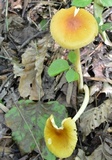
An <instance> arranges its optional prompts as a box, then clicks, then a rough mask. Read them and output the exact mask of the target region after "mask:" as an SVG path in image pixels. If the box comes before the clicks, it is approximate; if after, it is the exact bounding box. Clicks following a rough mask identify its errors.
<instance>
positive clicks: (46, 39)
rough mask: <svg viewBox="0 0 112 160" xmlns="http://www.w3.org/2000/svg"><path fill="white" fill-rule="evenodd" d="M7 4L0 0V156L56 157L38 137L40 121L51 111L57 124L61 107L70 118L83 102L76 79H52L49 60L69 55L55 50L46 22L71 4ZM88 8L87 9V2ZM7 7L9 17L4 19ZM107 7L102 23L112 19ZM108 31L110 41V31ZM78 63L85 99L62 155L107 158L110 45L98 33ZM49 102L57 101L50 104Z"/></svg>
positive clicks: (110, 110)
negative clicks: (72, 140)
mask: <svg viewBox="0 0 112 160" xmlns="http://www.w3.org/2000/svg"><path fill="white" fill-rule="evenodd" d="M8 2H9V6H8V8H6V3H5V1H4V2H3V1H0V47H1V50H0V100H1V102H0V104H1V108H0V123H1V124H0V159H1V160H2V159H7V160H10V159H20V160H21V159H25V160H26V159H31V160H33V159H37V160H40V159H42V158H41V156H42V157H43V159H48V160H55V159H56V157H55V156H54V155H52V154H51V153H50V152H49V151H48V150H47V148H46V147H45V143H44V140H43V135H42V133H43V128H44V124H45V121H46V119H47V117H48V116H49V115H50V114H55V116H56V117H58V118H56V120H59V122H61V120H62V119H64V118H65V117H67V113H66V109H65V107H64V106H66V108H67V111H68V114H69V116H74V115H75V113H76V111H77V110H78V109H79V106H80V104H81V103H82V101H83V94H78V92H77V85H76V84H75V83H73V84H69V85H68V84H67V82H66V80H65V78H64V79H63V77H64V76H63V75H61V76H57V77H54V78H51V77H49V76H48V74H47V70H48V67H49V65H50V63H51V61H53V60H54V59H57V58H62V59H67V55H68V51H67V50H64V49H62V48H61V49H60V47H59V46H58V45H57V44H56V43H55V42H54V41H53V40H52V38H51V36H50V32H49V22H50V19H51V17H52V15H54V13H55V12H56V11H57V10H59V9H60V8H61V7H67V6H70V4H69V2H67V1H60V0H59V1H52V2H51V1H31V0H28V1H22V0H17V1H13V0H9V1H8ZM7 9H8V10H7ZM88 9H90V10H91V5H90V8H89V7H88ZM6 11H7V13H8V17H5V13H6ZM110 11H111V7H110V8H108V9H106V10H105V11H104V13H103V14H104V15H106V16H105V21H107V22H110V21H112V16H111V12H110ZM107 12H108V14H107ZM6 22H8V23H6ZM7 24H8V26H7ZM43 30H45V32H43ZM46 33H47V34H46ZM108 34H109V36H110V37H109V38H110V39H111V31H108ZM55 54H56V55H55ZM81 61H82V68H83V76H84V82H85V83H87V84H88V85H89V88H90V91H91V92H90V102H89V105H88V107H87V109H86V111H85V112H84V113H83V115H82V116H81V118H80V120H79V121H77V126H78V136H79V142H78V145H77V147H76V150H75V151H74V153H73V155H72V156H71V157H69V158H66V159H67V160H73V159H75V160H77V159H80V160H94V159H98V160H100V159H101V160H110V159H112V154H111V153H112V151H111V145H112V137H111V133H112V131H111V127H112V118H111V117H112V116H111V115H112V107H111V103H112V100H111V97H112V96H111V95H112V86H111V85H112V52H111V47H109V46H107V45H105V44H104V43H103V41H102V39H101V36H98V37H96V40H95V41H94V42H93V43H91V44H90V45H88V46H87V47H84V48H82V49H81ZM28 99H30V100H32V101H28ZM20 100H22V101H20ZM51 100H54V101H58V102H49V101H51ZM44 101H45V102H46V103H45V102H44ZM99 101H100V103H99ZM59 102H60V103H59ZM50 103H51V104H50ZM63 105H64V106H63ZM5 112H7V113H5ZM57 123H58V122H57ZM10 129H11V130H10ZM30 131H31V132H30ZM32 135H33V136H34V137H32ZM33 138H34V139H36V140H37V141H36V143H35V140H34V139H33ZM38 142H39V143H38ZM15 144H16V145H15ZM36 145H37V146H36Z"/></svg>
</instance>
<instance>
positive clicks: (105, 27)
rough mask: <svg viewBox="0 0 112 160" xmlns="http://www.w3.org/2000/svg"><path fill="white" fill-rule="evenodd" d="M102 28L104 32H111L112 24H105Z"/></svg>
mask: <svg viewBox="0 0 112 160" xmlns="http://www.w3.org/2000/svg"><path fill="white" fill-rule="evenodd" d="M100 27H101V30H102V31H105V30H111V29H112V23H105V24H103V25H102V26H100Z"/></svg>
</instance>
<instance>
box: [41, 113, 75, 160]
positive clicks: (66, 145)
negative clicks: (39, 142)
mask: <svg viewBox="0 0 112 160" xmlns="http://www.w3.org/2000/svg"><path fill="white" fill-rule="evenodd" d="M44 138H45V142H46V145H47V147H48V149H49V150H50V151H51V152H52V153H53V154H54V155H55V156H56V157H59V158H66V157H69V156H70V155H71V154H72V153H73V151H74V149H75V147H76V144H77V129H76V124H75V122H74V121H73V120H72V119H71V118H65V119H64V120H63V121H62V126H61V127H59V128H58V126H57V125H56V124H55V121H54V117H53V115H51V116H50V117H49V118H48V119H47V121H46V125H45V129H44Z"/></svg>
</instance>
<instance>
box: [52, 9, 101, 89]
mask: <svg viewBox="0 0 112 160" xmlns="http://www.w3.org/2000/svg"><path fill="white" fill-rule="evenodd" d="M50 31H51V35H52V37H53V38H54V40H55V41H56V42H57V43H58V44H59V45H60V46H62V47H63V48H65V49H72V50H75V51H74V53H76V54H77V63H76V64H74V66H75V69H76V71H77V72H78V73H79V75H80V79H79V90H83V76H82V69H81V63H80V51H79V48H81V47H84V46H86V45H87V44H89V43H90V42H92V41H93V40H94V38H95V36H96V35H97V34H98V25H97V21H96V19H95V18H94V16H93V15H92V14H91V13H89V12H88V11H87V10H85V9H79V8H78V9H77V8H76V7H70V8H68V9H61V10H59V11H58V12H57V13H56V14H55V15H54V16H53V18H52V19H51V23H50Z"/></svg>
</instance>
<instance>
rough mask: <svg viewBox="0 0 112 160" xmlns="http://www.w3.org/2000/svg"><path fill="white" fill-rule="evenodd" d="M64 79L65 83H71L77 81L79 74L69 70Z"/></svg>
mask: <svg viewBox="0 0 112 160" xmlns="http://www.w3.org/2000/svg"><path fill="white" fill-rule="evenodd" d="M65 77H66V80H67V82H73V81H77V80H79V74H78V73H77V72H75V71H74V70H73V69H70V70H69V71H67V73H66V76H65Z"/></svg>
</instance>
